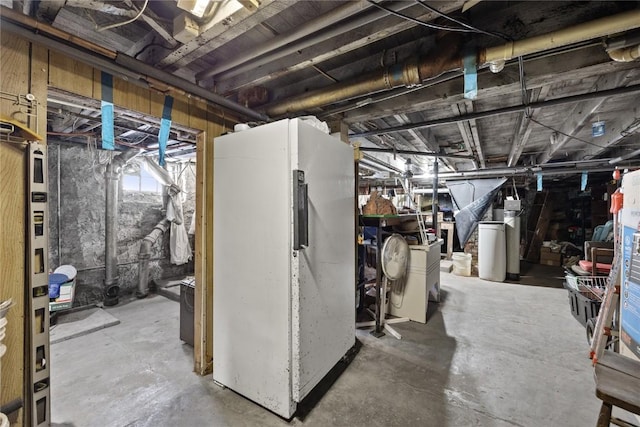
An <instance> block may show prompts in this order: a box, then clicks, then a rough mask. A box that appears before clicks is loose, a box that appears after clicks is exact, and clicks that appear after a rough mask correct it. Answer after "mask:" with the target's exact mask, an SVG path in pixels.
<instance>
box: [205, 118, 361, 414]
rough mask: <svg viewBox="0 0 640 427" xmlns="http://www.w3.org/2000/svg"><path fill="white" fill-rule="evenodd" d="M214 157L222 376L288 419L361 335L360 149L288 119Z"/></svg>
mask: <svg viewBox="0 0 640 427" xmlns="http://www.w3.org/2000/svg"><path fill="white" fill-rule="evenodd" d="M214 158H215V160H214V168H215V169H214V179H215V181H214V284H213V286H214V292H213V298H214V300H213V342H214V344H213V378H214V380H215V381H216V382H218V383H219V384H221V385H223V386H226V387H228V388H230V389H232V390H234V391H236V392H237V393H239V394H241V395H243V396H245V397H247V398H249V399H251V400H253V401H254V402H256V403H258V404H260V405H262V406H264V407H266V408H267V409H269V410H271V411H273V412H275V413H276V414H278V415H280V416H282V417H284V418H287V419H288V418H291V417H292V416H293V414H294V413H295V411H296V406H297V403H298V402H300V401H301V400H302V399H303V398H304V397H305V396H306V395H307V394H308V393H309V392H310V391H311V389H312V388H313V387H314V386H315V385H316V384H318V382H319V381H320V380H321V379H322V378H323V377H324V375H325V374H327V372H328V371H329V370H330V369H331V368H332V367H333V366H334V365H335V364H336V362H338V361H339V360H340V358H341V357H342V356H344V355H345V353H346V352H347V351H348V350H349V349H350V348H351V347H352V346H353V345H354V343H355V319H354V317H355V313H354V312H355V253H354V252H355V249H354V246H355V240H354V239H355V238H354V227H355V226H354V206H355V203H354V197H355V195H354V193H355V188H354V158H353V150H352V148H351V147H350V146H349V145H347V144H345V143H343V142H342V141H340V140H339V139H337V138H334V137H332V136H330V135H328V134H326V133H324V132H322V131H320V130H318V129H316V128H315V127H313V126H311V125H309V124H307V123H305V122H303V121H302V120H300V119H285V120H281V121H278V122H274V123H270V124H266V125H263V126H259V127H256V128H251V129H248V130H244V131H241V132H236V133H232V134H228V135H224V136H221V137H219V138H216V139H215V141H214Z"/></svg>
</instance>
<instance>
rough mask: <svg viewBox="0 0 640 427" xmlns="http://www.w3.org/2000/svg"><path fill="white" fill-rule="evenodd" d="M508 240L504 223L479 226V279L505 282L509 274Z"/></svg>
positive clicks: (494, 222)
mask: <svg viewBox="0 0 640 427" xmlns="http://www.w3.org/2000/svg"><path fill="white" fill-rule="evenodd" d="M506 246H507V238H506V235H505V225H504V223H503V222H496V221H487V222H481V223H480V224H478V277H480V278H481V279H484V280H491V281H493V282H504V279H505V277H506V274H507V248H506Z"/></svg>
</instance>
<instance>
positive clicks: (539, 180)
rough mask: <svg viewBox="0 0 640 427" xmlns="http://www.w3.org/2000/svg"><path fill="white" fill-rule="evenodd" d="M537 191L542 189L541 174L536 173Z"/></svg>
mask: <svg viewBox="0 0 640 427" xmlns="http://www.w3.org/2000/svg"><path fill="white" fill-rule="evenodd" d="M538 191H542V174H541V173H538Z"/></svg>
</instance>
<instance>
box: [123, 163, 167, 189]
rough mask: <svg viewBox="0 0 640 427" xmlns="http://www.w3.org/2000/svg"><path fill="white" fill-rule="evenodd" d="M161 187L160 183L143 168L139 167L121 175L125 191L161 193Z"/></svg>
mask: <svg viewBox="0 0 640 427" xmlns="http://www.w3.org/2000/svg"><path fill="white" fill-rule="evenodd" d="M162 187H163V186H162V184H160V183H159V182H158V181H157V180H156V179H155V178H154V177H153V176H152V175H151V174H150V173H149V172H147V171H146V170H145V169H144V168H140V169H139V170H138V171H137V172H133V173H125V174H123V175H122V189H123V190H125V191H139V192H146V193H157V194H162Z"/></svg>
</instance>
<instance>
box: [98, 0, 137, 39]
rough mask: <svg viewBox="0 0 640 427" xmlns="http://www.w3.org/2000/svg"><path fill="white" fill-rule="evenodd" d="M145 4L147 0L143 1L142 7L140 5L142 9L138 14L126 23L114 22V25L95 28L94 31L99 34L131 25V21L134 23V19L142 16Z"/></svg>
mask: <svg viewBox="0 0 640 427" xmlns="http://www.w3.org/2000/svg"><path fill="white" fill-rule="evenodd" d="M147 4H149V0H144V5H142V9H140V11H139V12H138V14H137V15H136V16H134V17H133V18H131V19H128V20H126V21H123V22H116V23H115V24H111V25H105V26H104V27H96V31H97V32H100V31H105V30H110V29H112V28H116V27H121V26H123V25H127V24H130V23H132V22H133V21H135V20H136V19H138V18H140V16H142V13H143V12H144V11H145V9H146V8H147Z"/></svg>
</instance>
